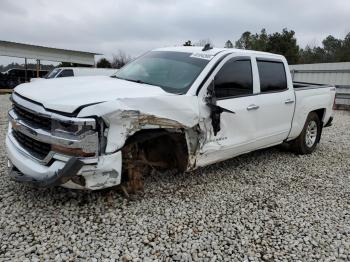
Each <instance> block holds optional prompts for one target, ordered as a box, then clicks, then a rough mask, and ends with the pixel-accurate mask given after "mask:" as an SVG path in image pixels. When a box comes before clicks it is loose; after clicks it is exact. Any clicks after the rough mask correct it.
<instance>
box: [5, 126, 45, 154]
mask: <svg viewBox="0 0 350 262" xmlns="http://www.w3.org/2000/svg"><path fill="white" fill-rule="evenodd" d="M12 135H13V137H14V138H15V139H16V140H17V142H18V143H19V144H20V145H21V146H22V147H23V148H24V149H26V150H27V151H29V152H31V153H33V155H34V156H35V157H36V158H38V159H41V160H43V159H44V158H45V157H46V156H47V155H48V154H49V153H50V151H51V145H50V144H46V143H43V142H39V141H36V140H34V139H33V138H31V137H28V136H26V135H24V134H22V133H20V132H18V131H16V130H12Z"/></svg>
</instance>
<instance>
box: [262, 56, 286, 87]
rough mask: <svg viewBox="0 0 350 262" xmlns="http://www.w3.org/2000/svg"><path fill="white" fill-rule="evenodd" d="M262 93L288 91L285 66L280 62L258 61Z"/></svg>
mask: <svg viewBox="0 0 350 262" xmlns="http://www.w3.org/2000/svg"><path fill="white" fill-rule="evenodd" d="M257 64H258V70H259V78H260V92H261V93H270V92H281V91H285V90H287V89H288V85H287V76H286V70H285V68H284V64H283V62H282V61H278V60H271V61H270V60H264V59H257Z"/></svg>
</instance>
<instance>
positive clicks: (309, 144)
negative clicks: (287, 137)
mask: <svg viewBox="0 0 350 262" xmlns="http://www.w3.org/2000/svg"><path fill="white" fill-rule="evenodd" d="M315 124H316V125H315ZM314 126H315V127H316V128H317V130H316V132H315V131H314V128H313V127H314ZM311 131H313V132H311ZM321 133H322V125H321V120H320V119H319V117H318V115H317V114H316V113H315V112H311V113H310V114H309V115H308V117H307V118H306V122H305V125H304V128H303V131H302V132H301V134H300V135H299V136H298V137H297V138H296V139H295V140H293V141H292V142H291V148H292V150H293V151H294V152H295V153H297V154H300V155H305V154H311V153H312V152H314V151H315V148H316V146H317V144H318V142H319V141H320V138H321Z"/></svg>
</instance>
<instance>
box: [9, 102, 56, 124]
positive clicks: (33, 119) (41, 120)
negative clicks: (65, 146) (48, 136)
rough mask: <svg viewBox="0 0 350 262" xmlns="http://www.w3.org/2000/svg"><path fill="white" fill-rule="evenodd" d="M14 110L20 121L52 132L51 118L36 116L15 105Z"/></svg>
mask: <svg viewBox="0 0 350 262" xmlns="http://www.w3.org/2000/svg"><path fill="white" fill-rule="evenodd" d="M14 110H15V112H16V114H17V115H18V116H19V118H20V119H22V120H23V121H24V122H26V123H28V124H30V125H31V126H35V127H39V128H41V129H44V130H51V118H49V117H45V116H40V115H37V114H34V113H32V112H30V111H28V110H26V109H25V108H23V107H20V106H18V105H16V104H15V105H14Z"/></svg>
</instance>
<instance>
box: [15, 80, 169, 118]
mask: <svg viewBox="0 0 350 262" xmlns="http://www.w3.org/2000/svg"><path fill="white" fill-rule="evenodd" d="M15 92H16V93H17V94H19V95H21V96H23V97H25V98H28V99H30V100H32V101H35V102H38V103H40V104H42V105H43V106H44V107H45V108H47V109H51V110H56V111H60V112H65V113H72V112H74V111H75V110H76V109H78V108H79V107H81V106H84V105H88V104H94V103H99V102H107V101H113V100H116V99H119V98H138V97H153V96H173V94H170V93H167V92H165V91H164V90H163V89H161V88H160V87H157V86H152V85H147V84H139V83H134V82H130V81H125V80H121V79H117V78H111V77H107V76H91V77H90V76H89V77H87V76H85V77H67V78H59V79H48V80H46V81H34V82H31V83H26V84H21V85H19V86H17V87H16V88H15Z"/></svg>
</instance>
